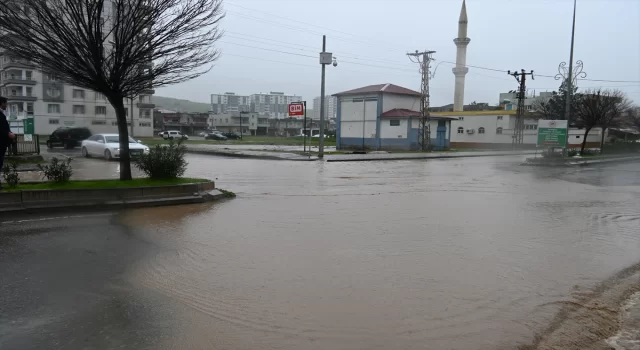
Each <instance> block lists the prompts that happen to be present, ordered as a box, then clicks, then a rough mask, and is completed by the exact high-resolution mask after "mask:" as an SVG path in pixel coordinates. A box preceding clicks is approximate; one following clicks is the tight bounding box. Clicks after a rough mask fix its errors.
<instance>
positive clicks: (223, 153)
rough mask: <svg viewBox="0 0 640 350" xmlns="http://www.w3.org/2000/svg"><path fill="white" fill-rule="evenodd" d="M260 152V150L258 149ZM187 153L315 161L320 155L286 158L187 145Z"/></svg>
mask: <svg viewBox="0 0 640 350" xmlns="http://www.w3.org/2000/svg"><path fill="white" fill-rule="evenodd" d="M256 152H259V151H256ZM187 153H193V154H203V155H210V156H221V157H229V158H246V159H262V160H288V161H294V162H313V161H317V160H319V158H318V157H315V156H314V157H309V158H308V159H305V157H304V156H300V158H286V157H278V156H272V155H254V154H246V153H233V152H224V151H215V150H211V151H205V150H191V149H189V148H188V147H187Z"/></svg>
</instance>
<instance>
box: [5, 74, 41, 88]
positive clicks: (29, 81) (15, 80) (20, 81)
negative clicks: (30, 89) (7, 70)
mask: <svg viewBox="0 0 640 350" xmlns="http://www.w3.org/2000/svg"><path fill="white" fill-rule="evenodd" d="M36 83H37V82H36V80H35V79H33V78H30V77H26V78H22V77H20V76H11V77H8V78H6V79H2V82H1V84H2V85H3V86H4V85H36Z"/></svg>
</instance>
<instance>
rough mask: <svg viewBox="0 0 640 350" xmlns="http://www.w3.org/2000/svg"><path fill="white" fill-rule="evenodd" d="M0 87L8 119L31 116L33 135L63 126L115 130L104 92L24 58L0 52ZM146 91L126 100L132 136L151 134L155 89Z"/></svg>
mask: <svg viewBox="0 0 640 350" xmlns="http://www.w3.org/2000/svg"><path fill="white" fill-rule="evenodd" d="M0 86H1V87H0V95H2V96H5V97H7V99H8V100H9V103H8V105H9V107H8V112H9V118H10V119H11V118H18V119H20V118H24V117H27V116H33V118H34V127H35V133H36V134H39V135H50V134H51V133H52V132H53V131H54V130H55V129H57V128H59V127H62V126H67V127H88V128H89V129H90V130H91V132H93V133H116V132H117V131H118V127H117V121H116V114H115V110H114V109H113V107H111V104H109V102H108V101H107V100H106V99H105V97H104V95H102V94H100V93H96V92H94V91H91V90H87V89H83V88H79V87H76V86H73V85H69V84H67V83H65V82H63V81H61V80H60V79H58V78H57V77H56V76H55V75H53V74H49V73H42V72H41V71H39V70H36V69H35V67H34V66H33V65H31V64H30V63H29V62H26V61H24V60H18V59H15V58H12V57H9V56H8V55H6V54H1V55H0ZM146 92H147V94H145V95H141V96H140V97H139V98H138V99H136V100H134V101H131V100H125V106H126V111H127V116H128V118H131V114H130V113H131V112H132V111H133V123H134V125H133V133H134V136H153V108H154V107H155V105H154V104H153V102H152V95H153V93H154V91H153V90H152V89H149V90H148V91H146ZM129 123H130V122H129Z"/></svg>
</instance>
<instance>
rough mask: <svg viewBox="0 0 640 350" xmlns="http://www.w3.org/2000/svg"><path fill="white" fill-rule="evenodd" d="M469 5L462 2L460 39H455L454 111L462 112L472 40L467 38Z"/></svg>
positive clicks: (459, 24)
mask: <svg viewBox="0 0 640 350" xmlns="http://www.w3.org/2000/svg"><path fill="white" fill-rule="evenodd" d="M468 23H469V21H468V19H467V5H466V3H465V0H462V9H461V10H460V19H459V20H458V37H457V38H456V39H453V42H454V43H455V44H456V47H457V48H458V49H457V53H456V66H455V67H454V68H453V75H455V76H456V87H455V90H454V94H453V111H454V112H462V109H463V108H464V77H465V75H467V73H468V72H469V68H467V45H469V42H471V39H469V38H467V24H468Z"/></svg>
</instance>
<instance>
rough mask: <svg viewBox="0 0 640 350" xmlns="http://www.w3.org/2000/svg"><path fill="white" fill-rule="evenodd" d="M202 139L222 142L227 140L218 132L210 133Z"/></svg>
mask: <svg viewBox="0 0 640 350" xmlns="http://www.w3.org/2000/svg"><path fill="white" fill-rule="evenodd" d="M204 139H205V140H216V141H224V140H226V139H227V137H226V136H224V135H222V134H221V133H219V132H212V133H209V134H208V135H207V136H205V137H204Z"/></svg>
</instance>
